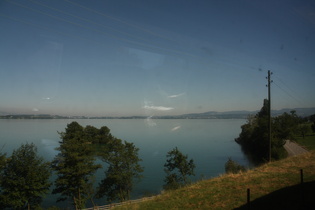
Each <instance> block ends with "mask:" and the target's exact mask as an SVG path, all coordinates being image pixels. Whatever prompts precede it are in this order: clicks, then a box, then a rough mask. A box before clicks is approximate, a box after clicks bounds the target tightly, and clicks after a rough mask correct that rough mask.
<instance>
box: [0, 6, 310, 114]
mask: <svg viewBox="0 0 315 210" xmlns="http://www.w3.org/2000/svg"><path fill="white" fill-rule="evenodd" d="M0 27H1V30H0V37H1V39H0V62H1V65H0V98H1V102H0V113H2V114H7V113H10V114H11V113H26V114H59V115H86V116H130V115H150V116H152V115H176V114H183V113H201V112H207V111H231V110H250V111H252V110H259V109H260V108H261V106H262V103H263V99H264V98H267V88H266V86H265V85H266V84H267V80H266V79H265V77H266V76H267V71H268V70H271V71H272V72H273V75H272V80H273V83H272V86H271V87H272V109H281V108H301V107H315V93H314V90H315V82H314V81H315V69H314V68H315V3H314V2H313V1H304V0H302V1H290V0H283V1H281V0H279V1H258V0H254V1H252V0H240V1H222V0H216V1H213V0H207V1H190V0H188V1H181V0H173V1H169V0H160V1H153V0H146V1H145V0H133V1H127V0H115V1H103V0H90V1H85V0H77V1H75V0H63V1H61V0H30V1H26V0H23V1H22V0H10V1H9V0H8V1H5V0H3V1H1V2H0Z"/></svg>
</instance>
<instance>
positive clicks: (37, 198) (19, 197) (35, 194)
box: [0, 144, 51, 209]
mask: <svg viewBox="0 0 315 210" xmlns="http://www.w3.org/2000/svg"><path fill="white" fill-rule="evenodd" d="M2 160H3V159H2ZM2 165H3V168H2V171H1V195H0V201H1V207H2V208H12V209H18V208H26V207H28V208H29V209H30V208H32V209H33V208H35V207H37V206H39V204H40V203H41V202H42V198H43V196H44V195H45V194H47V193H48V190H49V187H50V185H51V184H50V182H49V177H50V163H48V162H45V161H44V160H43V158H42V157H39V156H38V155H37V148H36V146H35V145H34V144H23V145H21V147H20V148H18V149H17V150H14V151H13V153H12V155H11V157H9V158H8V159H7V160H6V161H5V163H4V164H2Z"/></svg>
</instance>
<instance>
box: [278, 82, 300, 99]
mask: <svg viewBox="0 0 315 210" xmlns="http://www.w3.org/2000/svg"><path fill="white" fill-rule="evenodd" d="M274 84H275V85H276V86H277V87H278V88H279V89H280V90H282V91H283V92H284V93H286V94H287V95H288V96H289V97H291V98H292V99H294V100H296V101H297V102H299V103H301V104H302V102H301V101H300V100H298V99H297V98H295V97H294V96H292V95H291V94H290V93H289V92H288V91H286V90H285V89H283V88H282V87H281V86H279V85H278V84H277V83H275V82H274Z"/></svg>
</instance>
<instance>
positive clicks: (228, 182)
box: [115, 150, 315, 209]
mask: <svg viewBox="0 0 315 210" xmlns="http://www.w3.org/2000/svg"><path fill="white" fill-rule="evenodd" d="M314 163H315V151H314V150H313V151H311V152H309V153H306V154H301V155H297V156H292V157H288V158H285V159H282V160H278V161H274V162H271V163H266V164H264V165H262V166H259V167H256V168H254V169H252V170H248V171H246V172H241V173H237V174H223V175H221V176H219V177H214V178H212V179H208V180H202V181H199V182H196V183H193V184H191V185H188V186H185V187H183V188H180V189H177V190H172V191H165V192H163V193H162V194H160V195H158V196H156V197H155V198H154V199H151V200H148V201H143V202H140V203H136V204H127V205H124V206H120V207H115V209H194V208H199V209H248V204H247V189H250V206H251V208H252V209H310V208H312V207H314V205H315V200H314V198H313V196H314V193H315V187H314V186H315V164H314ZM301 169H303V173H304V176H303V183H301Z"/></svg>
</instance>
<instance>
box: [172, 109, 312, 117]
mask: <svg viewBox="0 0 315 210" xmlns="http://www.w3.org/2000/svg"><path fill="white" fill-rule="evenodd" d="M292 110H295V111H296V114H297V115H298V116H300V117H307V116H310V115H313V114H315V107H313V108H295V109H281V110H271V115H272V116H278V115H281V114H283V113H284V112H287V113H290V112H291V111H292ZM258 112H259V111H258V110H257V111H228V112H215V111H211V112H204V113H194V114H184V115H180V116H176V117H180V118H193V119H209V118H210V119H246V118H247V117H248V115H255V114H257V113H258Z"/></svg>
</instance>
